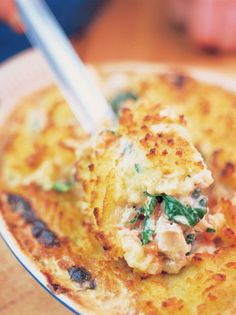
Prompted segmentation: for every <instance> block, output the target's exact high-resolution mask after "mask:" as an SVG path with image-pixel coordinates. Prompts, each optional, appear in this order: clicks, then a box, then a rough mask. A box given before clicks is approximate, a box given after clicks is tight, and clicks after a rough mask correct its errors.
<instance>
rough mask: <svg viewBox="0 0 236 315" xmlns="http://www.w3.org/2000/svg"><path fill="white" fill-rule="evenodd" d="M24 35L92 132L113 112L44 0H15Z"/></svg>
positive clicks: (82, 121) (76, 112) (75, 111)
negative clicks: (46, 64)
mask: <svg viewBox="0 0 236 315" xmlns="http://www.w3.org/2000/svg"><path fill="white" fill-rule="evenodd" d="M16 3H17V6H18V9H19V12H20V14H21V17H22V20H23V23H24V26H25V29H26V35H27V37H28V38H29V40H30V42H31V43H32V45H33V46H35V47H36V48H38V49H39V50H40V52H41V53H42V55H43V56H44V58H45V59H46V61H47V62H48V64H49V66H50V68H51V70H52V72H53V74H54V76H55V80H56V82H57V84H58V86H59V88H60V90H61V92H62V94H63V95H64V97H65V98H66V100H67V102H68V104H69V106H70V108H71V110H72V111H73V113H74V115H75V116H76V118H77V120H78V121H79V123H80V125H81V127H82V128H83V129H84V130H85V131H86V132H88V133H93V132H94V131H95V130H96V129H97V128H98V127H99V125H100V124H101V122H102V121H103V120H104V119H105V118H110V119H112V120H115V116H114V113H113V111H112V109H111V107H110V105H109V104H108V103H107V101H106V99H105V98H104V96H103V95H102V93H101V92H100V90H99V88H98V87H97V85H96V83H95V82H94V79H93V78H92V77H91V76H90V74H89V73H88V70H87V69H86V66H85V65H84V64H83V62H82V61H81V60H80V58H79V56H78V54H77V53H76V52H75V50H74V49H73V47H72V45H71V44H70V42H69V40H68V39H67V37H66V35H65V34H64V32H63V30H62V28H61V27H60V25H59V23H58V22H57V21H56V19H55V17H54V16H53V14H52V12H51V11H50V9H49V8H48V6H47V5H46V3H45V2H44V1H43V0H16Z"/></svg>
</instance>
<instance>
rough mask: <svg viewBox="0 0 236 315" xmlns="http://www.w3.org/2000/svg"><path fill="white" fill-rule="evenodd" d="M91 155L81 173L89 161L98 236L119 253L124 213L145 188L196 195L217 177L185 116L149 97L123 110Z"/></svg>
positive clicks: (139, 202)
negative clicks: (195, 142)
mask: <svg viewBox="0 0 236 315" xmlns="http://www.w3.org/2000/svg"><path fill="white" fill-rule="evenodd" d="M86 159H87V152H86V154H85V158H83V156H80V157H79V159H78V162H77V174H78V175H77V179H78V180H79V181H81V180H83V175H82V174H81V173H82V170H81V168H80V165H81V164H82V168H84V166H86V165H88V166H87V169H88V170H89V168H90V175H87V178H88V180H87V182H86V186H87V187H89V189H88V195H90V196H88V197H87V198H88V207H89V209H93V211H94V215H95V218H96V222H97V225H98V237H99V238H100V239H101V241H102V243H103V245H104V247H105V248H107V249H109V250H110V251H111V255H112V256H113V257H116V256H120V257H123V256H124V251H123V249H122V245H121V240H120V237H119V231H120V230H121V229H122V228H124V227H125V225H126V223H127V222H123V221H124V217H125V221H129V219H130V218H129V217H128V218H127V214H126V213H127V211H128V210H129V209H127V207H139V208H140V207H141V206H142V205H143V203H144V201H145V198H146V197H145V195H144V192H145V191H147V192H148V193H150V194H158V193H159V194H160V193H166V194H169V195H172V196H179V197H181V196H191V193H192V192H193V191H194V189H196V188H207V187H208V186H209V185H210V184H211V183H212V177H211V173H210V171H209V170H207V169H206V166H205V164H204V162H203V160H202V157H201V155H200V154H199V153H198V151H197V150H196V149H195V148H194V146H193V145H192V144H191V143H190V141H189V140H188V134H187V130H186V121H185V119H184V116H183V115H177V114H175V112H174V111H173V109H172V108H168V107H163V106H161V105H158V104H154V105H153V104H150V103H149V102H146V101H144V100H139V101H137V103H135V104H133V105H132V106H131V107H130V108H129V107H125V108H123V109H122V110H121V114H120V119H119V124H118V127H117V128H115V129H114V130H113V131H112V130H104V131H102V132H101V133H100V134H99V135H98V136H97V139H96V140H95V144H92V145H91V152H90V158H89V161H86ZM89 166H90V167H89ZM91 166H92V168H91ZM140 244H141V241H140ZM134 251H135V249H134ZM142 265H143V264H142ZM160 271H161V270H159V271H157V273H159V272H160Z"/></svg>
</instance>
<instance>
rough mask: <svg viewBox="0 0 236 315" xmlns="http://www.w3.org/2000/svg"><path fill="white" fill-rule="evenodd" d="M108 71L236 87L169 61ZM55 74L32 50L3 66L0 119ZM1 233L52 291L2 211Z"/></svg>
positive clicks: (226, 80) (0, 71) (66, 302)
mask: <svg viewBox="0 0 236 315" xmlns="http://www.w3.org/2000/svg"><path fill="white" fill-rule="evenodd" d="M102 68H103V69H104V70H105V71H107V72H116V71H117V72H118V73H122V72H126V71H130V70H131V71H134V69H135V71H137V73H163V72H166V71H168V70H169V69H170V68H171V69H172V68H174V69H176V68H177V69H184V70H185V71H187V72H188V73H190V74H191V75H192V76H193V77H195V78H196V79H199V80H201V81H204V82H209V83H213V84H216V85H220V86H223V87H225V88H226V89H228V90H231V91H236V85H235V82H234V80H233V79H232V78H228V77H225V76H222V75H220V74H217V73H214V72H211V71H207V70H199V69H196V68H192V67H184V68H183V66H181V67H176V66H173V65H172V66H169V65H158V64H148V63H137V62H135V63H130V62H125V63H123V62H122V63H107V64H105V65H102ZM52 81H53V77H52V74H51V72H50V71H49V69H48V67H47V65H46V64H45V62H44V61H43V59H42V57H41V56H40V55H39V53H37V52H35V51H34V50H29V51H27V52H26V53H23V54H20V55H18V56H17V57H15V58H13V59H12V60H10V61H8V62H6V63H5V64H3V65H1V66H0V99H1V103H0V123H1V122H3V121H4V119H5V117H6V115H7V114H8V113H9V111H11V110H12V109H13V108H14V106H15V104H16V102H17V100H19V98H21V97H22V96H24V95H27V94H31V93H33V92H35V91H37V90H39V89H41V88H43V87H46V86H48V85H49V84H50V83H52ZM0 234H1V236H2V238H3V240H4V242H5V243H6V244H7V246H8V247H9V249H10V250H11V252H12V253H13V254H14V256H15V257H16V258H17V259H18V261H19V262H20V263H21V264H22V265H23V266H24V267H25V269H26V270H27V271H28V272H29V273H30V274H31V275H32V276H33V277H34V279H35V280H36V281H37V282H38V283H40V284H41V285H42V286H43V287H44V288H45V289H46V290H47V291H48V292H49V293H50V294H52V293H51V292H50V291H49V290H48V288H47V280H46V278H45V276H44V275H43V274H42V273H41V272H40V270H39V269H38V268H37V267H36V266H35V264H34V263H33V262H32V261H31V260H30V259H29V258H28V257H27V255H26V254H24V253H23V252H22V250H21V249H20V247H19V246H18V244H17V242H16V240H15V239H14V237H13V235H12V234H11V233H10V232H9V230H8V227H7V225H6V223H5V222H4V219H3V218H2V216H1V215H0ZM54 297H55V298H56V299H57V300H59V301H60V302H61V303H63V304H64V305H65V306H66V307H67V308H68V309H70V310H71V311H72V312H74V313H75V314H79V312H81V311H82V312H83V310H81V308H79V307H78V305H76V304H75V303H74V302H73V301H72V300H70V299H69V298H68V297H66V296H64V295H63V294H61V295H59V296H55V295H54Z"/></svg>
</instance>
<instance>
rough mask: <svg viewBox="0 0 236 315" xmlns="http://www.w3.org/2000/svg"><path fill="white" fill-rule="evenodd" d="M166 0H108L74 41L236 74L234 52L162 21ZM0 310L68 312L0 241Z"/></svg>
mask: <svg viewBox="0 0 236 315" xmlns="http://www.w3.org/2000/svg"><path fill="white" fill-rule="evenodd" d="M164 2H165V0H162V1H158V0H113V1H110V2H109V3H108V4H106V6H105V7H104V9H103V10H102V11H101V12H100V14H99V16H98V17H97V18H96V19H95V20H94V21H93V23H92V24H91V25H90V28H89V29H88V30H87V32H86V33H85V34H84V35H83V37H82V38H77V39H74V40H73V43H74V45H75V47H76V49H77V50H78V52H79V53H80V55H81V57H82V58H83V60H85V61H87V62H102V61H120V60H126V61H127V60H136V61H151V62H171V63H189V64H194V65H199V66H207V67H209V68H212V69H215V70H219V71H220V72H224V73H227V74H229V75H231V76H235V77H236V54H230V55H229V54H228V55H218V56H210V55H207V54H205V53H203V52H200V51H199V50H198V49H197V48H195V47H193V46H192V45H191V44H190V43H189V42H188V41H187V40H186V39H185V37H184V36H183V35H182V34H180V33H179V32H178V31H176V30H174V29H172V28H171V27H170V26H169V25H168V24H167V23H166V20H165V14H164V13H163V4H162V3H164ZM0 257H1V263H0V283H1V289H0V314H1V315H39V314H40V315H51V314H57V315H66V314H71V313H70V312H69V311H68V310H66V309H65V308H64V307H63V306H62V305H61V304H60V303H58V302H57V301H56V300H54V299H53V298H52V297H51V296H50V295H49V294H48V293H46V292H45V291H44V290H43V289H42V288H41V287H40V286H39V285H38V284H37V283H36V282H35V281H34V280H33V279H32V278H31V276H30V275H29V274H28V273H27V272H26V271H25V270H24V269H23V267H22V266H21V265H20V264H19V263H18V262H17V261H16V259H15V258H14V257H13V255H12V254H11V253H10V252H9V250H8V249H7V247H6V245H5V244H4V243H3V242H2V241H0Z"/></svg>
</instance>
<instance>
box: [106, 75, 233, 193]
mask: <svg viewBox="0 0 236 315" xmlns="http://www.w3.org/2000/svg"><path fill="white" fill-rule="evenodd" d="M108 73H109V72H108ZM114 76H115V77H116V80H115V79H114V78H113V79H112V84H111V79H110V76H109V75H107V76H105V79H106V80H107V81H106V82H105V83H104V88H105V87H106V86H107V85H108V86H109V87H110V86H111V85H112V86H114V88H113V90H112V88H111V87H110V91H112V92H109V95H110V99H111V100H113V99H114V98H116V96H117V95H119V94H122V93H123V92H125V93H127V91H128V92H129V93H133V94H134V95H135V96H136V97H137V98H139V97H142V98H145V99H147V100H149V101H150V102H152V103H155V102H156V103H161V104H162V103H163V104H170V105H172V106H173V107H175V108H176V109H178V110H179V112H180V113H182V114H184V115H185V117H186V120H187V121H188V129H189V131H190V135H191V139H192V141H193V143H194V145H195V146H196V147H197V148H198V149H199V150H200V152H201V153H202V154H203V156H204V159H205V161H206V163H207V165H208V166H209V168H210V169H211V170H212V171H214V177H215V178H216V177H217V178H219V181H218V182H221V183H223V184H224V185H226V186H227V188H228V189H227V191H222V187H221V189H220V191H219V192H220V193H223V194H224V195H227V193H228V192H229V190H231V189H232V190H233V191H234V190H235V188H236V150H235V148H234V146H233V145H232V143H234V138H235V133H236V111H235V106H236V105H235V101H236V99H235V94H233V93H229V92H227V91H225V90H224V89H223V88H221V87H216V86H214V85H212V86H209V85H207V84H204V83H199V82H196V81H195V80H194V79H192V78H191V77H190V76H188V74H185V73H184V72H183V73H181V72H180V73H177V72H171V71H170V73H167V74H163V75H156V74H151V75H150V74H141V75H140V76H138V77H137V76H136V74H135V71H130V72H128V74H127V75H126V76H124V75H123V81H124V82H123V84H120V83H119V82H121V81H122V80H121V77H122V73H117V72H116V73H114ZM127 82H131V84H128V83H127ZM115 86H117V88H118V89H119V90H118V92H117V89H116V88H115ZM231 192H232V191H231Z"/></svg>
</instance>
